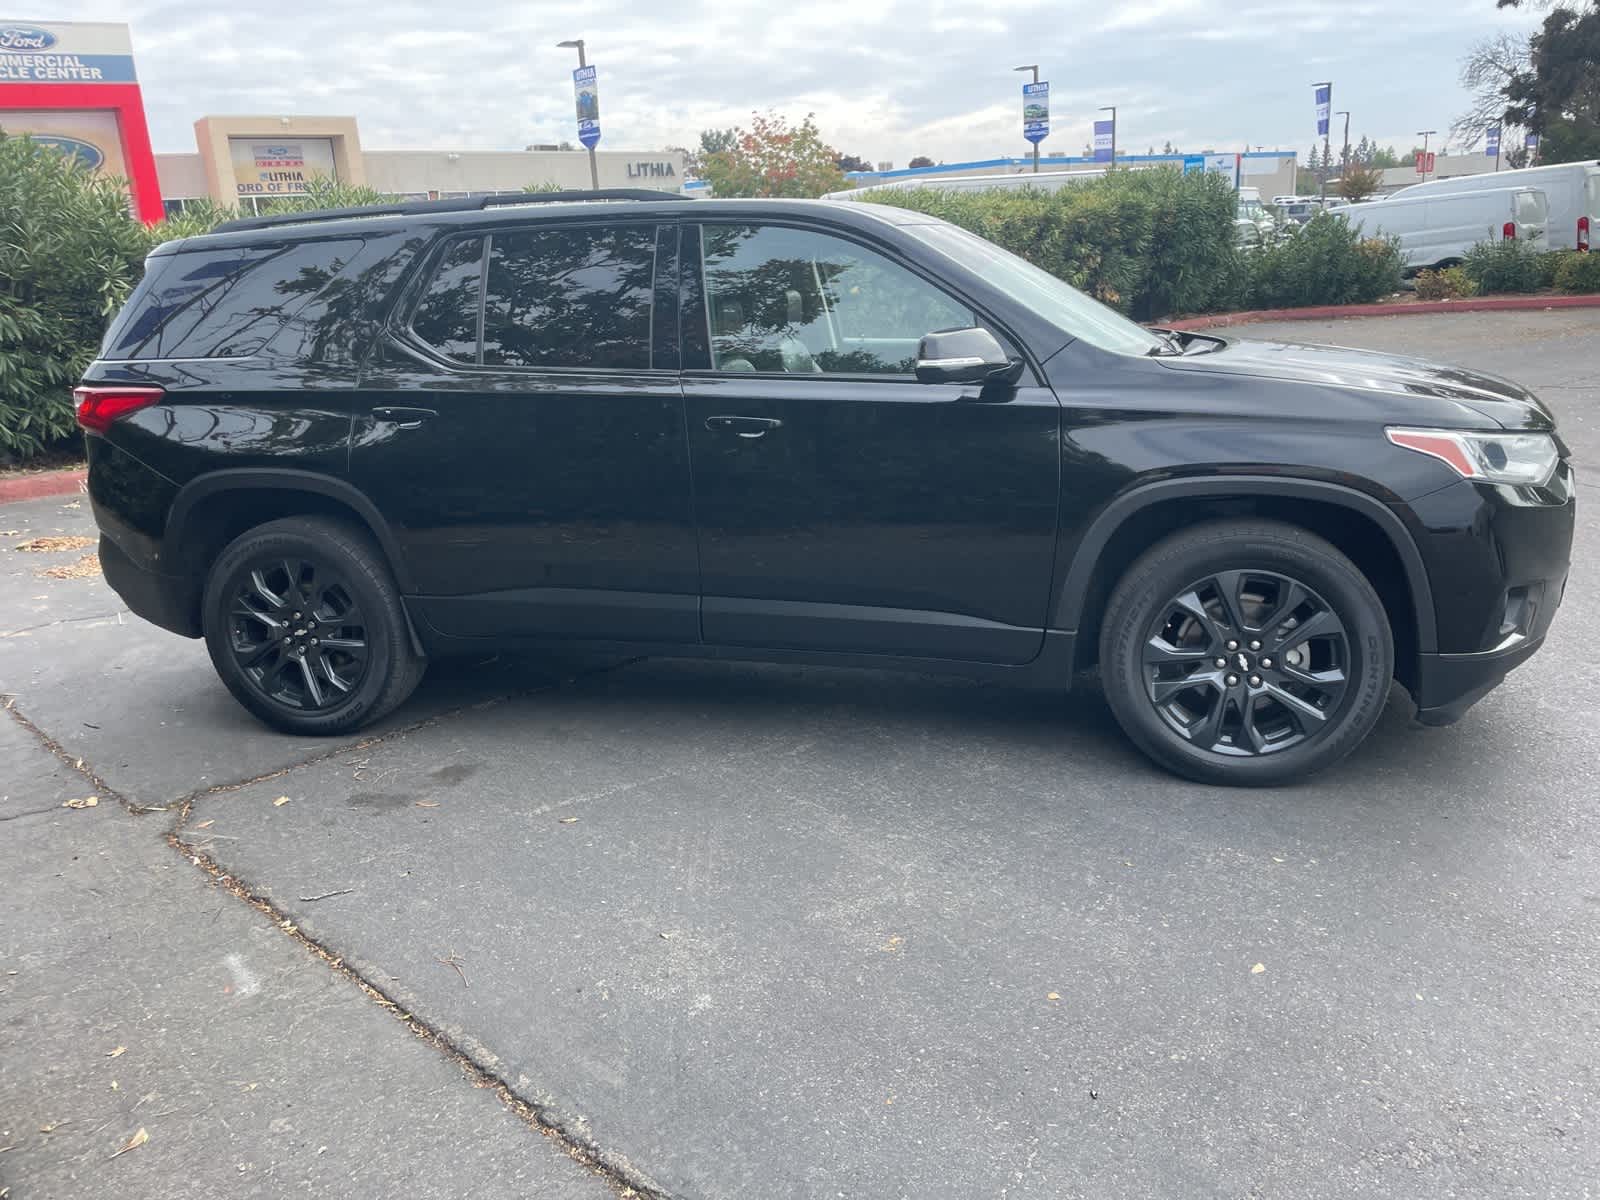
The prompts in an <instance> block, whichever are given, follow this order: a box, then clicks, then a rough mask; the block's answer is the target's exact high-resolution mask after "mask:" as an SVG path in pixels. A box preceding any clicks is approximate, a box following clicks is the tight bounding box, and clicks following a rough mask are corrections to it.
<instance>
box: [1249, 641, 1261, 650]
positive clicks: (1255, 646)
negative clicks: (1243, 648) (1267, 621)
mask: <svg viewBox="0 0 1600 1200" xmlns="http://www.w3.org/2000/svg"><path fill="white" fill-rule="evenodd" d="M1250 649H1252V650H1259V649H1261V643H1260V642H1251V643H1250Z"/></svg>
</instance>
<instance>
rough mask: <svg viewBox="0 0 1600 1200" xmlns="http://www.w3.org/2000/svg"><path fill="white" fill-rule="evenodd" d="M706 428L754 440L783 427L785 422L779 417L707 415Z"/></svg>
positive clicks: (714, 431) (713, 431)
mask: <svg viewBox="0 0 1600 1200" xmlns="http://www.w3.org/2000/svg"><path fill="white" fill-rule="evenodd" d="M706 428H707V429H709V430H710V431H711V432H712V433H737V434H738V435H739V436H740V437H742V438H750V439H752V440H753V439H755V438H760V437H766V436H767V434H768V433H770V432H772V430H774V429H782V428H783V422H782V421H780V420H778V418H777V417H707V418H706Z"/></svg>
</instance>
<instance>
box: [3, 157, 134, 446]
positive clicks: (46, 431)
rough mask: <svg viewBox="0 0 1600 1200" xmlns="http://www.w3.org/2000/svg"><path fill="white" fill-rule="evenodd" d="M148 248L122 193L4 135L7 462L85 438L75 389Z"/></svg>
mask: <svg viewBox="0 0 1600 1200" xmlns="http://www.w3.org/2000/svg"><path fill="white" fill-rule="evenodd" d="M149 246H150V243H149V239H148V234H147V233H146V232H145V230H144V228H143V227H142V226H141V225H139V224H138V223H136V222H135V221H133V220H132V219H130V218H129V216H128V196H127V193H126V191H124V190H123V188H122V186H121V185H120V184H118V183H116V182H114V181H111V180H106V179H102V178H100V177H98V176H95V175H92V174H90V173H89V172H88V171H86V170H85V169H84V168H83V167H82V166H80V165H79V164H78V162H77V160H76V159H73V158H70V157H68V156H66V155H63V154H61V153H60V152H59V151H56V150H52V149H49V148H46V147H43V146H39V145H36V144H35V143H34V142H31V141H29V140H28V139H26V138H8V137H5V136H4V135H0V461H7V460H13V461H14V460H19V459H20V460H26V459H28V458H31V457H33V456H35V455H37V454H39V453H41V452H43V451H45V450H49V449H52V448H55V447H57V446H59V445H61V444H62V443H63V442H65V441H66V440H67V439H69V438H71V437H72V436H74V435H75V434H76V432H77V427H76V424H75V422H74V419H73V410H72V388H73V386H74V385H75V384H76V383H77V382H78V378H79V377H80V376H81V375H82V374H83V369H84V367H86V366H87V365H88V364H89V361H90V359H92V358H93V357H94V353H95V350H96V349H97V348H98V346H99V344H100V335H101V333H102V332H103V331H104V329H105V324H106V320H107V319H108V318H109V317H110V315H111V314H112V313H114V312H115V311H116V310H117V307H118V306H119V305H120V304H121V303H122V301H123V300H124V299H125V298H126V297H127V295H128V293H129V291H131V290H132V289H133V285H134V284H135V283H136V282H137V281H138V279H139V276H140V274H141V273H142V270H143V268H142V265H141V264H142V263H143V260H144V256H145V253H146V251H148V249H149Z"/></svg>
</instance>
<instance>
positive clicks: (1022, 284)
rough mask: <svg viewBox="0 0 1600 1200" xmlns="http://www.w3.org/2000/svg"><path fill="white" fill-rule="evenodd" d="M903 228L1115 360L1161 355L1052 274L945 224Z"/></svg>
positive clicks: (1116, 316) (1138, 332) (1150, 339)
mask: <svg viewBox="0 0 1600 1200" xmlns="http://www.w3.org/2000/svg"><path fill="white" fill-rule="evenodd" d="M904 228H905V231H906V232H907V233H909V234H911V235H912V236H913V237H916V238H918V239H920V240H921V241H924V242H927V243H928V244H929V245H930V246H932V247H933V248H934V249H936V250H939V251H942V252H943V253H945V254H948V255H949V256H950V257H951V258H954V259H956V260H957V261H958V262H960V263H961V264H962V265H963V266H967V267H970V268H971V269H972V270H974V271H976V272H977V273H978V274H980V275H982V276H983V277H984V278H985V279H987V280H988V281H989V282H990V283H992V284H994V285H995V286H996V287H998V288H999V289H1000V290H1001V291H1003V292H1005V293H1006V295H1008V296H1010V297H1011V298H1012V299H1013V300H1015V301H1016V302H1017V303H1018V304H1021V305H1024V306H1026V307H1027V308H1028V309H1029V310H1031V311H1032V312H1034V313H1035V314H1037V315H1038V316H1040V317H1043V318H1044V319H1045V320H1046V321H1049V322H1050V324H1052V325H1054V326H1055V327H1056V328H1057V329H1060V330H1061V331H1062V332H1063V333H1066V334H1069V335H1071V336H1072V337H1075V338H1082V339H1083V340H1084V341H1086V342H1088V343H1089V344H1090V345H1091V346H1098V347H1100V349H1102V350H1110V351H1111V352H1112V353H1114V354H1149V353H1150V352H1151V351H1154V350H1159V349H1161V346H1162V343H1161V340H1160V339H1159V338H1157V337H1156V336H1155V335H1154V334H1153V333H1151V332H1150V331H1149V330H1148V329H1146V328H1144V327H1143V326H1142V325H1135V324H1134V323H1133V322H1132V321H1130V320H1128V318H1127V317H1124V316H1123V315H1122V314H1121V313H1118V312H1114V311H1113V310H1111V309H1109V308H1107V307H1106V306H1105V305H1104V304H1101V303H1100V302H1099V301H1098V300H1091V299H1090V298H1089V297H1088V296H1085V295H1084V294H1083V293H1082V292H1080V291H1078V289H1077V288H1074V287H1072V286H1071V285H1070V284H1067V283H1063V282H1062V281H1061V280H1059V279H1057V278H1056V277H1055V276H1054V275H1052V274H1050V272H1048V271H1045V270H1042V269H1041V268H1039V267H1036V266H1034V265H1033V264H1032V263H1031V262H1029V261H1028V260H1027V259H1025V258H1020V257H1018V256H1017V255H1015V254H1013V253H1011V251H1009V250H1002V249H1001V248H1000V247H999V246H996V245H995V244H994V243H993V242H986V241H984V240H983V239H982V238H981V237H979V236H978V235H977V234H975V233H968V232H967V231H966V230H965V229H961V228H959V227H958V226H955V225H946V224H944V223H942V222H941V223H939V224H930V225H907V226H904Z"/></svg>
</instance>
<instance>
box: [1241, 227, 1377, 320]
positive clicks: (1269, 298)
mask: <svg viewBox="0 0 1600 1200" xmlns="http://www.w3.org/2000/svg"><path fill="white" fill-rule="evenodd" d="M1403 265H1404V264H1403V261H1402V259H1401V257H1400V243H1399V242H1398V241H1397V240H1395V239H1393V238H1364V237H1362V236H1361V234H1360V232H1359V231H1357V230H1356V229H1355V228H1354V227H1352V226H1351V224H1350V223H1349V222H1348V221H1346V220H1345V219H1344V218H1343V217H1340V216H1337V215H1335V214H1333V213H1318V214H1317V215H1316V216H1314V217H1312V218H1311V220H1309V221H1307V222H1306V224H1305V225H1304V226H1302V227H1301V229H1300V231H1299V232H1298V233H1294V234H1291V235H1290V236H1288V237H1285V238H1282V239H1279V240H1278V241H1277V243H1276V244H1275V245H1272V246H1269V247H1267V248H1265V249H1263V250H1262V251H1260V252H1259V253H1258V254H1255V255H1253V256H1251V260H1250V307H1251V308H1303V307H1306V306H1309V305H1314V304H1366V303H1368V302H1370V301H1373V300H1377V299H1380V298H1382V297H1384V296H1387V295H1390V294H1391V293H1393V292H1396V291H1398V290H1399V288H1400V272H1401V269H1402V267H1403Z"/></svg>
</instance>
